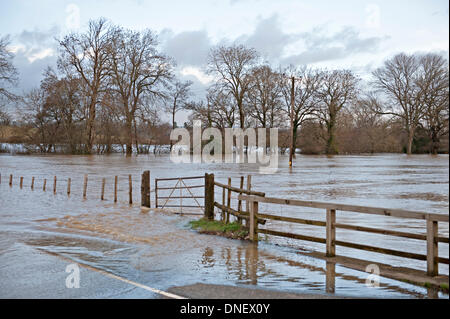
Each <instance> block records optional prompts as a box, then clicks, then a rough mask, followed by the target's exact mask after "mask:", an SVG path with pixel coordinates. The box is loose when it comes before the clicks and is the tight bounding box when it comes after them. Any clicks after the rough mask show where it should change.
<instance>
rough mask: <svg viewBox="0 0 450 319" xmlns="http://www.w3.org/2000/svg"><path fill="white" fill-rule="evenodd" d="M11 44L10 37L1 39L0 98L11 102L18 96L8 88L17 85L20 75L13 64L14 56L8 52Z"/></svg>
mask: <svg viewBox="0 0 450 319" xmlns="http://www.w3.org/2000/svg"><path fill="white" fill-rule="evenodd" d="M9 43H10V40H9V37H8V36H5V37H2V38H0V98H6V99H7V100H9V101H11V100H14V99H16V98H17V96H16V95H15V94H13V93H11V92H10V90H9V89H8V86H11V85H14V84H16V82H17V77H18V73H17V69H16V68H15V67H14V65H13V63H12V59H13V57H14V55H13V54H12V53H11V51H9V50H8V45H9Z"/></svg>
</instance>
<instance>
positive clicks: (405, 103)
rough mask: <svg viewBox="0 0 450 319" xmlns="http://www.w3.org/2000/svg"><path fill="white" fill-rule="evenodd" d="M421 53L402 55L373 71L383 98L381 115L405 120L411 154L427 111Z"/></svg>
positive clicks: (408, 150)
mask: <svg viewBox="0 0 450 319" xmlns="http://www.w3.org/2000/svg"><path fill="white" fill-rule="evenodd" d="M420 73H421V70H420V61H419V59H418V57H417V56H414V55H407V54H404V53H401V54H398V55H396V56H395V57H393V58H392V59H390V60H387V61H385V63H384V65H383V66H382V67H380V68H378V69H377V70H375V71H374V72H373V76H374V78H375V81H374V84H375V86H376V88H377V89H378V92H379V93H382V94H383V99H382V101H380V102H379V103H378V106H379V109H378V112H379V113H380V114H385V115H392V116H395V117H398V118H400V119H401V120H402V121H403V124H404V126H405V130H406V132H407V135H408V144H407V153H408V154H411V153H412V144H413V139H414V134H415V132H416V129H417V127H418V126H419V124H420V121H421V120H422V119H423V117H424V114H425V104H424V99H423V97H422V94H423V92H422V89H421V88H420V86H419V85H417V84H418V82H417V79H418V78H420Z"/></svg>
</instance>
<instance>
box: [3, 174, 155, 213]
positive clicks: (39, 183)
mask: <svg viewBox="0 0 450 319" xmlns="http://www.w3.org/2000/svg"><path fill="white" fill-rule="evenodd" d="M8 180H9V186H10V187H13V186H14V176H13V174H10V175H9V179H8ZM51 180H53V186H52V192H53V194H56V193H57V191H58V186H59V185H64V186H63V188H62V189H63V191H64V192H65V193H66V194H67V196H71V195H73V194H72V185H73V183H72V178H70V177H68V178H58V177H57V176H53V178H52V179H47V178H42V179H40V180H38V179H36V178H35V177H34V176H32V177H31V182H30V184H27V185H25V184H24V182H26V181H25V179H24V177H23V176H19V182H18V184H19V188H20V189H24V188H25V187H29V188H30V189H31V190H33V191H34V190H35V189H36V188H37V187H39V188H40V189H42V191H43V192H46V191H47V190H48V189H47V184H48V183H47V182H48V181H51ZM0 183H2V176H1V174H0ZM92 183H93V182H92V181H91V182H90V183H89V175H88V174H85V175H84V177H83V184H82V185H83V186H82V198H83V199H84V200H86V199H87V197H88V195H89V192H90V193H92V192H93V190H92V189H93V187H92V186H90V187H88V186H89V185H92ZM126 183H127V184H128V192H127V193H128V203H129V204H130V205H131V204H133V180H132V175H128V182H126ZM106 185H107V178H106V177H103V178H101V183H100V187H99V188H95V191H97V192H98V195H97V196H98V198H99V199H100V200H102V201H104V200H106V199H107V197H106ZM147 185H148V186H147ZM118 188H119V177H118V176H114V185H113V195H112V197H113V200H114V203H117V202H118V196H117V193H118ZM59 189H61V186H59ZM99 189H100V191H99ZM141 199H142V206H145V207H150V171H145V172H144V174H142V187H141Z"/></svg>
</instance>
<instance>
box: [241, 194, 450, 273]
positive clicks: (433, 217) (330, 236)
mask: <svg viewBox="0 0 450 319" xmlns="http://www.w3.org/2000/svg"><path fill="white" fill-rule="evenodd" d="M239 199H240V200H245V201H248V202H249V206H250V219H249V220H250V225H249V232H250V235H249V236H250V239H251V240H253V241H257V240H258V234H267V235H273V236H281V237H288V238H294V239H299V240H305V241H311V242H316V243H322V244H325V245H326V255H327V256H328V257H333V256H335V255H336V246H343V247H348V248H353V249H359V250H365V251H371V252H376V253H381V254H387V255H393V256H398V257H404V258H411V259H416V260H424V261H426V262H427V274H428V275H429V276H437V275H438V273H439V272H438V269H439V267H438V265H439V263H443V264H447V265H448V264H449V259H448V258H442V257H439V256H438V243H439V242H441V243H447V244H448V242H449V239H448V237H440V236H438V223H439V222H441V223H442V222H445V223H448V221H449V216H448V215H442V214H431V213H424V212H414V211H406V210H399V209H385V208H376V207H366V206H354V205H345V204H333V203H322V202H312V201H301V200H291V199H281V198H269V197H262V196H255V195H239ZM259 203H268V204H276V205H288V206H300V207H310V208H319V209H324V210H325V212H326V221H317V220H307V219H302V218H293V217H284V216H275V215H269V214H264V213H261V212H259V211H258V206H259V205H258V204H259ZM336 211H341V212H355V213H361V214H374V215H382V216H391V217H398V218H409V219H421V220H426V222H427V226H426V235H420V234H411V233H406V232H400V231H394V230H386V229H377V228H371V227H362V226H355V225H347V224H340V223H336ZM261 218H262V219H270V220H278V221H283V222H290V223H298V224H307V225H313V226H320V227H326V238H318V237H313V236H306V235H301V234H292V233H286V232H280V231H275V230H271V229H259V228H258V223H257V222H255V221H256V220H259V219H261ZM337 228H341V229H348V230H353V231H359V232H368V233H375V234H381V235H389V236H395V237H403V238H411V239H417V240H423V241H426V247H427V254H426V255H422V254H418V253H413V252H405V251H399V250H393V249H387V248H381V247H375V246H370V245H366V244H358V243H350V242H345V241H340V240H336V229H337Z"/></svg>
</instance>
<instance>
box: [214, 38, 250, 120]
mask: <svg viewBox="0 0 450 319" xmlns="http://www.w3.org/2000/svg"><path fill="white" fill-rule="evenodd" d="M258 57H259V55H258V53H257V52H256V50H254V49H249V48H246V47H245V46H243V45H232V46H228V47H226V46H219V47H216V48H213V49H212V50H211V52H210V54H209V57H208V73H209V74H214V75H216V76H218V81H217V83H216V85H217V86H220V87H221V88H222V90H223V91H224V93H230V94H231V95H232V96H233V97H234V100H235V101H234V102H235V103H236V106H237V111H238V112H239V122H240V127H241V128H244V127H245V115H246V114H245V109H244V97H245V94H246V93H247V91H248V89H249V85H250V82H251V72H252V68H253V67H254V66H256V64H257V63H258V60H259V59H258Z"/></svg>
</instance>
